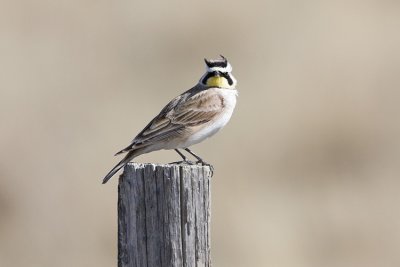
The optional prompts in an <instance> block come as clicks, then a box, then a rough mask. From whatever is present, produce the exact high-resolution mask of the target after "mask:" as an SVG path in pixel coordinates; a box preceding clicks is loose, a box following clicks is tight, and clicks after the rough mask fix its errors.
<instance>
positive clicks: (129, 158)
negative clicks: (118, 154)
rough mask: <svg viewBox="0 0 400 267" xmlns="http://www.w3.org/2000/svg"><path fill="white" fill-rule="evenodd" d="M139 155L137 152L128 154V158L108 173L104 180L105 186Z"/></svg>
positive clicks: (133, 151)
mask: <svg viewBox="0 0 400 267" xmlns="http://www.w3.org/2000/svg"><path fill="white" fill-rule="evenodd" d="M138 155H139V153H138V151H137V150H132V151H130V152H129V153H128V154H126V156H125V157H124V158H123V159H122V160H121V161H120V162H118V164H117V165H115V167H114V168H112V169H111V171H110V172H109V173H107V175H106V177H104V179H103V184H105V183H107V182H108V180H110V179H111V177H113V176H114V174H115V173H116V172H117V171H119V170H120V169H122V168H123V167H124V166H125V165H126V164H127V163H128V162H129V161H131V160H132V159H133V158H134V157H136V156H138Z"/></svg>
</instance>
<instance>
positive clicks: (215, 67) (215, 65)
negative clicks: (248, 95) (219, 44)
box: [200, 56, 236, 89]
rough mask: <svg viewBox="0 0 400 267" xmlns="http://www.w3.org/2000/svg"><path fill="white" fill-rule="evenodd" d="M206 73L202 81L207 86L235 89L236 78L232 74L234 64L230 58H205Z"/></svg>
mask: <svg viewBox="0 0 400 267" xmlns="http://www.w3.org/2000/svg"><path fill="white" fill-rule="evenodd" d="M204 61H205V63H206V73H205V74H204V75H203V76H202V77H201V79H200V83H201V84H203V85H205V86H207V87H219V88H226V89H234V88H235V86H236V79H235V77H233V75H232V73H231V72H232V66H231V64H229V62H228V60H227V59H226V58H225V57H224V56H221V58H219V59H204Z"/></svg>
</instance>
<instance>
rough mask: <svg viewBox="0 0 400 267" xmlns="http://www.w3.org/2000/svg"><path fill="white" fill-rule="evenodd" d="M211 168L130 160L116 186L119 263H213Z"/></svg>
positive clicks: (182, 266) (187, 266) (121, 266)
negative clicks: (211, 254) (211, 252)
mask: <svg viewBox="0 0 400 267" xmlns="http://www.w3.org/2000/svg"><path fill="white" fill-rule="evenodd" d="M211 176H212V174H211V171H210V168H209V167H207V166H197V165H176V164H172V165H168V164H167V165H156V164H139V163H129V164H128V165H127V166H126V167H125V169H124V173H123V174H122V175H121V177H120V180H119V186H118V267H192V266H193V267H200V266H205V267H209V266H211V258H210V208H211Z"/></svg>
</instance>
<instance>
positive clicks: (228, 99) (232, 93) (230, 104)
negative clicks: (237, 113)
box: [180, 89, 237, 148]
mask: <svg viewBox="0 0 400 267" xmlns="http://www.w3.org/2000/svg"><path fill="white" fill-rule="evenodd" d="M217 90H218V91H219V92H220V94H221V95H222V96H223V98H224V104H225V108H224V110H223V112H222V114H221V115H220V116H219V117H218V118H217V119H216V120H214V121H212V122H210V123H208V124H207V125H206V126H205V127H204V128H202V129H201V130H199V131H198V132H196V133H194V134H193V135H192V136H191V137H189V138H188V139H187V141H186V142H185V143H183V144H180V147H182V148H184V147H189V146H191V145H194V144H197V143H200V142H201V141H203V140H204V139H206V138H208V137H210V136H212V135H214V134H216V133H217V132H218V131H219V130H220V129H221V128H222V127H224V126H225V125H226V124H227V123H228V121H229V120H230V118H231V116H232V113H233V110H234V108H235V105H236V96H237V91H236V90H234V89H217Z"/></svg>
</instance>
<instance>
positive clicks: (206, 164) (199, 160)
mask: <svg viewBox="0 0 400 267" xmlns="http://www.w3.org/2000/svg"><path fill="white" fill-rule="evenodd" d="M185 150H186V151H187V152H189V153H190V155H192V156H193V157H195V158H196V159H197V160H198V161H197V162H196V163H201V165H203V166H208V167H210V170H211V176H212V175H213V174H214V166H213V165H211V164H210V163H207V162H205V161H204V160H203V159H202V158H200V157H199V156H197V155H196V154H195V153H193V152H192V151H191V150H190V149H189V148H185Z"/></svg>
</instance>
